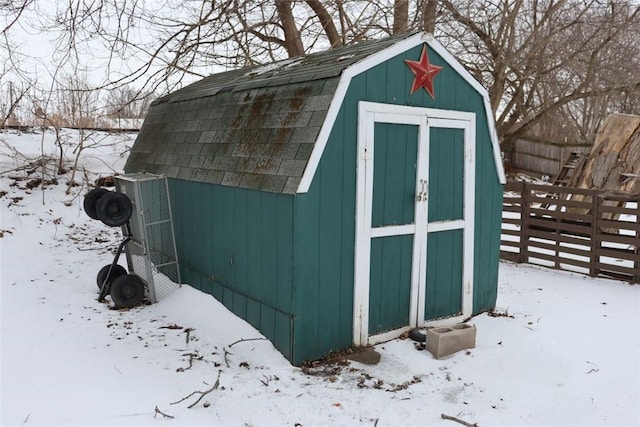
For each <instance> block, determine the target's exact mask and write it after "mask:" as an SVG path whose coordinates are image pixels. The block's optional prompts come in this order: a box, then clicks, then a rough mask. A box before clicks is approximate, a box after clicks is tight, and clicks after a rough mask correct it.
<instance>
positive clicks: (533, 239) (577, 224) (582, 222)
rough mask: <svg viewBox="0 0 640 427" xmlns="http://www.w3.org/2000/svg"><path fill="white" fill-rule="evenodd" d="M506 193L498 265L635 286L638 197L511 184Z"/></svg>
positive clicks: (639, 278) (639, 261)
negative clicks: (524, 265)
mask: <svg viewBox="0 0 640 427" xmlns="http://www.w3.org/2000/svg"><path fill="white" fill-rule="evenodd" d="M505 191H507V193H505V197H504V204H503V213H508V215H504V214H503V220H502V235H503V238H502V239H501V242H500V243H501V248H502V249H501V251H500V257H501V258H502V259H506V260H510V261H514V262H529V263H532V264H539V265H547V264H548V263H552V266H553V267H554V268H558V269H561V268H563V266H573V267H580V268H583V269H585V270H586V271H588V273H589V274H590V275H592V276H606V277H615V278H617V279H621V280H627V281H629V282H632V283H638V282H640V194H629V193H620V192H617V193H612V192H610V191H607V192H605V191H599V190H593V189H579V188H571V187H552V186H549V185H539V184H531V183H525V182H513V181H510V182H508V183H507V184H506V185H505ZM573 195H580V197H581V198H586V199H587V200H582V201H578V200H571V198H572V196H573ZM585 196H586V197H585ZM552 197H556V198H552ZM612 200H614V201H615V202H616V204H615V205H614V204H611V201H612ZM605 201H609V202H608V203H609V204H607V203H604V202H605ZM630 202H633V203H635V206H633V205H631V206H630ZM514 214H518V215H514ZM620 215H624V216H626V217H625V218H624V219H626V220H625V221H622V220H620V219H618V218H619V217H620ZM514 216H519V218H517V217H515V218H514ZM629 218H630V219H629ZM514 225H515V226H516V227H514ZM621 233H624V234H621ZM506 238H508V239H506ZM621 246H626V247H621ZM507 248H508V249H509V250H505V249H507ZM545 262H546V263H547V264H545Z"/></svg>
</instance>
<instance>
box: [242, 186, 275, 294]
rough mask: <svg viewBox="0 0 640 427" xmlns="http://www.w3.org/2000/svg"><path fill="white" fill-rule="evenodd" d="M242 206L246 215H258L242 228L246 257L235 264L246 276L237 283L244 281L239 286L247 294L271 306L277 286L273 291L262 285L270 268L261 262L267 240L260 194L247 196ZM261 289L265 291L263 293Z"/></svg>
mask: <svg viewBox="0 0 640 427" xmlns="http://www.w3.org/2000/svg"><path fill="white" fill-rule="evenodd" d="M242 207H245V209H246V212H247V215H249V213H250V212H259V213H260V216H259V217H258V218H255V220H253V221H247V223H246V229H245V230H244V232H245V233H246V234H245V239H246V255H245V256H246V258H245V259H244V260H243V263H242V265H241V264H238V266H237V268H238V269H240V268H242V269H243V271H244V273H245V274H246V278H245V279H244V280H239V281H238V283H243V282H244V284H245V285H244V289H242V288H241V290H244V291H245V292H246V293H247V294H249V295H255V297H256V298H257V299H258V300H260V301H264V302H266V303H268V304H270V305H272V306H273V305H275V301H276V292H277V289H278V288H277V286H276V287H275V289H274V290H273V292H268V291H266V290H265V289H264V287H263V286H262V280H263V279H264V274H265V273H266V272H267V271H268V270H270V268H267V269H265V268H264V267H265V265H264V264H263V259H262V248H263V247H264V246H265V245H266V244H267V243H268V242H266V241H265V240H264V234H263V233H262V230H264V227H263V225H262V224H263V222H262V221H263V218H264V215H265V211H264V210H263V209H262V197H261V195H260V194H258V195H256V196H255V197H250V198H248V199H247V200H246V205H243V206H242ZM242 207H238V209H241V208H242ZM253 266H259V267H260V268H253ZM265 270H266V271H265ZM274 283H275V282H274ZM263 290H264V291H265V292H264V293H263Z"/></svg>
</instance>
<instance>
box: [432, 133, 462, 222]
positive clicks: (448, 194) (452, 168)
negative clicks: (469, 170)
mask: <svg viewBox="0 0 640 427" xmlns="http://www.w3.org/2000/svg"><path fill="white" fill-rule="evenodd" d="M463 133H464V131H463V130H461V129H442V128H432V129H431V138H430V141H429V222H431V221H445V220H454V219H462V218H463V201H464V139H463Z"/></svg>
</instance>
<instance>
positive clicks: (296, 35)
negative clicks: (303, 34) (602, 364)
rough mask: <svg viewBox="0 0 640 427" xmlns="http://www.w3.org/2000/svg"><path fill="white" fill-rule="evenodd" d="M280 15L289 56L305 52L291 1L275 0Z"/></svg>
mask: <svg viewBox="0 0 640 427" xmlns="http://www.w3.org/2000/svg"><path fill="white" fill-rule="evenodd" d="M275 1H276V10H277V11H278V17H279V18H280V23H281V24H282V30H283V31H284V45H285V49H287V53H288V54H289V58H292V57H294V56H299V55H303V54H304V46H303V45H302V40H301V38H300V31H298V27H296V20H295V18H294V17H293V13H292V12H291V7H290V2H288V1H286V0H275Z"/></svg>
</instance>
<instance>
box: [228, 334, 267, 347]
mask: <svg viewBox="0 0 640 427" xmlns="http://www.w3.org/2000/svg"><path fill="white" fill-rule="evenodd" d="M264 340H266V338H264V337H259V338H240V339H239V340H238V341H234V342H232V343H231V344H229V345H228V347H229V348H231V347H233V346H234V345H236V344H238V343H239V342H244V341H264Z"/></svg>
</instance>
